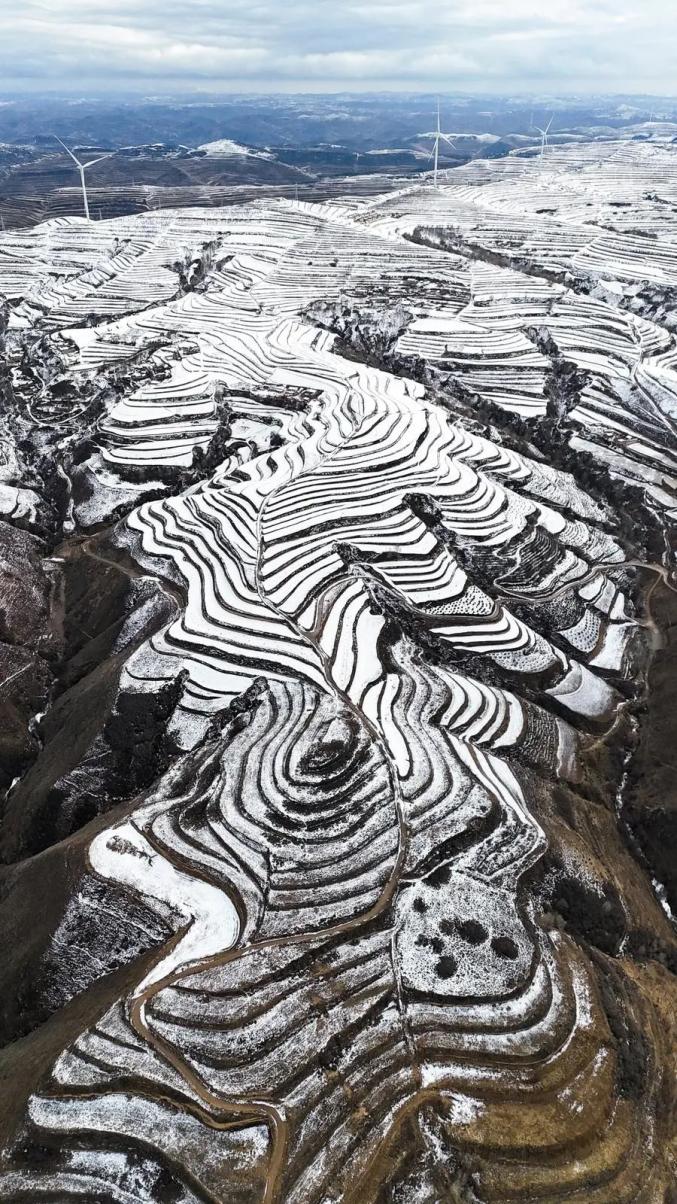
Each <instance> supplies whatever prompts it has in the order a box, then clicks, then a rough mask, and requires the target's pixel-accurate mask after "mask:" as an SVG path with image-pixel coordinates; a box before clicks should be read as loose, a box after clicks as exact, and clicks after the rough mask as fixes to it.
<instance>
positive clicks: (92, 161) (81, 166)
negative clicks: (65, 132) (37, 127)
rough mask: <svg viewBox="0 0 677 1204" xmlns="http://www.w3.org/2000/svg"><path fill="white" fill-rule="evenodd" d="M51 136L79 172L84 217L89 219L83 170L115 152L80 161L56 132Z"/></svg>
mask: <svg viewBox="0 0 677 1204" xmlns="http://www.w3.org/2000/svg"><path fill="white" fill-rule="evenodd" d="M52 137H53V138H56V140H57V142H58V143H59V144H60V145H61V146H62V147H63V149H64V150H65V152H66V154H67V155H70V157H71V159H72V160H73V162H74V163H75V165H76V167H77V169H78V171H79V172H80V186H81V188H82V202H83V205H84V207H85V217H86V218H87V219H88V220H89V201H88V200H87V185H86V183H85V172H86V170H87V168H88V167H93V166H94V164H95V163H101V162H102V161H103V160H104V159H110V158H111V156H112V155H114V154H116V152H115V151H108V153H107V154H105V155H99V157H98V159H90V160H89V163H81V162H80V160H79V159H78V158H77V156H76V155H74V154H73V152H72V150H69V148H68V147H67V146H66V143H65V142H62V141H61V139H60V138H59V137H58V136H57V135H56V134H53V135H52Z"/></svg>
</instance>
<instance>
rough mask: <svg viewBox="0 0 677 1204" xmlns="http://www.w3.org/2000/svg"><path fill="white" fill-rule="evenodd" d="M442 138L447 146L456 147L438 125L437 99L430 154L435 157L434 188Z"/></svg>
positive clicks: (438, 107) (438, 109) (438, 104)
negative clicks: (432, 143)
mask: <svg viewBox="0 0 677 1204" xmlns="http://www.w3.org/2000/svg"><path fill="white" fill-rule="evenodd" d="M442 139H444V141H445V142H448V143H449V146H451V147H453V149H454V150H456V149H457V148H456V144H455V143H454V142H452V140H451V138H450V137H449V135H448V134H443V133H442V128H441V126H440V102H439V100H438V102H437V129H436V131H435V145H434V147H433V150H432V154H431V155H430V158H431V159H432V158H433V156H434V157H435V166H434V169H433V185H434V187H435V188H437V172H438V167H439V162H440V142H441V141H442Z"/></svg>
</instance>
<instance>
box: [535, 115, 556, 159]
mask: <svg viewBox="0 0 677 1204" xmlns="http://www.w3.org/2000/svg"><path fill="white" fill-rule="evenodd" d="M554 120H555V118H554V117H551V118H550V120H549V122H548V124H547V125H546V127H545V129H544V130H542V129H541V127H540V125H537V126H536V129H537V130H538V132H539V134H540V135H541V162H542V161H543V159H544V158H545V152H546V150H547V148H548V134H549V133H550V126H551V125H552V123H553V121H554Z"/></svg>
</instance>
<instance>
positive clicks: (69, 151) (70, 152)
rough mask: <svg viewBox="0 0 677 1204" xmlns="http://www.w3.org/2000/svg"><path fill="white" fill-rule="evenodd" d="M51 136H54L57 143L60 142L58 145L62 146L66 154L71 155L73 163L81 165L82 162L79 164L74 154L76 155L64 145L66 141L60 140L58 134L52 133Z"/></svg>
mask: <svg viewBox="0 0 677 1204" xmlns="http://www.w3.org/2000/svg"><path fill="white" fill-rule="evenodd" d="M52 138H56V140H57V142H58V143H59V144H60V145H61V146H62V147H63V149H64V150H65V152H66V154H67V155H70V157H71V159H72V160H73V162H74V163H77V165H78V167H82V164H81V162H80V160H79V159H78V158H77V156H76V155H74V154H73V152H72V150H70V148H69V147H67V146H66V143H65V142H62V141H61V139H60V138H59V136H58V134H52Z"/></svg>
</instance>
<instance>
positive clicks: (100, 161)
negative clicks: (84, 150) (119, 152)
mask: <svg viewBox="0 0 677 1204" xmlns="http://www.w3.org/2000/svg"><path fill="white" fill-rule="evenodd" d="M114 154H115V151H109V152H108V154H107V155H99V157H98V159H90V160H89V163H83V164H82V166H83V167H93V166H94V164H95V163H102V162H103V160H104V159H110V158H111V157H112V155H114Z"/></svg>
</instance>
